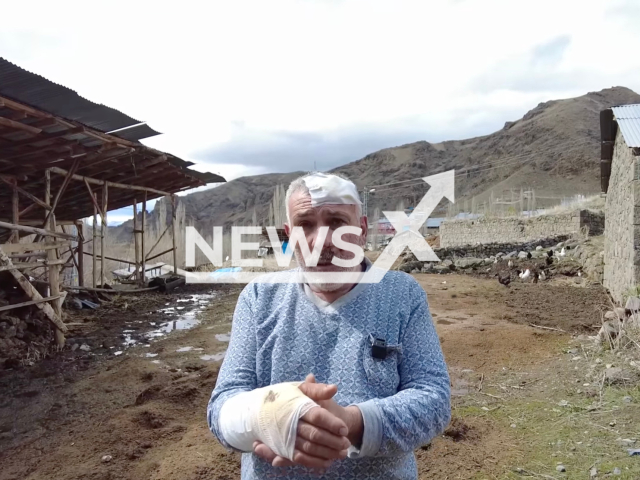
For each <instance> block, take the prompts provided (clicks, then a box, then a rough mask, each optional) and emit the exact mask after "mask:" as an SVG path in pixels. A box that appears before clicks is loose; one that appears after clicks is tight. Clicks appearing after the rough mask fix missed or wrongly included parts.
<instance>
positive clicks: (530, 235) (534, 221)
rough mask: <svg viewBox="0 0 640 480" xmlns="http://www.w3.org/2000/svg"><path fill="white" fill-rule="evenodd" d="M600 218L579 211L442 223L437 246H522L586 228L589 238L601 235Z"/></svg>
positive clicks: (585, 211) (601, 221) (601, 218)
mask: <svg viewBox="0 0 640 480" xmlns="http://www.w3.org/2000/svg"><path fill="white" fill-rule="evenodd" d="M603 217H604V215H603V214H602V213H598V212H591V211H588V210H579V211H575V212H571V213H566V214H559V215H540V216H537V217H531V218H520V217H517V218H478V219H474V220H452V221H445V222H443V223H442V225H440V246H441V247H458V246H465V245H476V244H487V243H514V244H522V243H527V242H534V241H536V240H539V239H544V238H550V237H559V236H561V235H565V236H570V235H573V234H576V233H578V232H580V230H581V229H582V228H583V227H587V228H588V230H589V234H590V235H601V234H602V231H603V227H604V218H603Z"/></svg>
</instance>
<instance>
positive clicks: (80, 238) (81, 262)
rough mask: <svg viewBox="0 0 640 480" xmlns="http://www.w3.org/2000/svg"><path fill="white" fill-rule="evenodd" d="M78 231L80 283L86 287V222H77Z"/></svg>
mask: <svg viewBox="0 0 640 480" xmlns="http://www.w3.org/2000/svg"><path fill="white" fill-rule="evenodd" d="M76 230H77V231H78V285H79V286H81V287H84V223H83V222H82V221H79V222H76Z"/></svg>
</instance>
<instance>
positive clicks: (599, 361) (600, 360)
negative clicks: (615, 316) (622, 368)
mask: <svg viewBox="0 0 640 480" xmlns="http://www.w3.org/2000/svg"><path fill="white" fill-rule="evenodd" d="M140 276H141V277H142V274H140ZM596 363H602V359H601V358H596Z"/></svg>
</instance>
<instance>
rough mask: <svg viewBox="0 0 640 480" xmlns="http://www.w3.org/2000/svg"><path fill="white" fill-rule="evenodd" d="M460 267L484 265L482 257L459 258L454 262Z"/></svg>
mask: <svg viewBox="0 0 640 480" xmlns="http://www.w3.org/2000/svg"><path fill="white" fill-rule="evenodd" d="M454 265H455V266H456V267H458V268H474V267H478V266H480V265H482V259H480V258H473V257H472V258H459V259H458V260H456V261H455V264H454Z"/></svg>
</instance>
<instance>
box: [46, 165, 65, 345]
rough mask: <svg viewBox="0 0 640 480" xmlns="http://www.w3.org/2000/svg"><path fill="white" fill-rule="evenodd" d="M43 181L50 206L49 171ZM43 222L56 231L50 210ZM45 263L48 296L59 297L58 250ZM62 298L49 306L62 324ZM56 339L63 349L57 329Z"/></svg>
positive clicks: (48, 251) (62, 338)
mask: <svg viewBox="0 0 640 480" xmlns="http://www.w3.org/2000/svg"><path fill="white" fill-rule="evenodd" d="M44 180H45V190H44V203H46V204H47V205H49V206H51V171H50V170H49V169H47V170H45V173H44ZM45 222H46V223H47V225H45V227H46V228H47V230H49V231H51V232H55V231H56V216H55V214H54V213H53V212H51V210H48V211H47V212H46V213H45ZM47 261H48V262H49V263H50V264H49V266H48V267H47V269H48V270H49V296H50V297H55V296H57V295H60V267H59V266H58V265H56V264H55V263H57V261H58V250H57V249H56V248H52V249H50V250H47ZM62 301H63V299H62V298H58V299H56V300H53V301H52V302H51V306H52V308H53V312H54V313H55V315H56V317H57V318H58V319H60V321H61V322H62ZM54 333H55V337H56V345H57V346H58V347H59V348H62V347H64V341H65V340H64V333H63V332H62V330H60V329H59V328H56V329H55V330H54Z"/></svg>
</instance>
